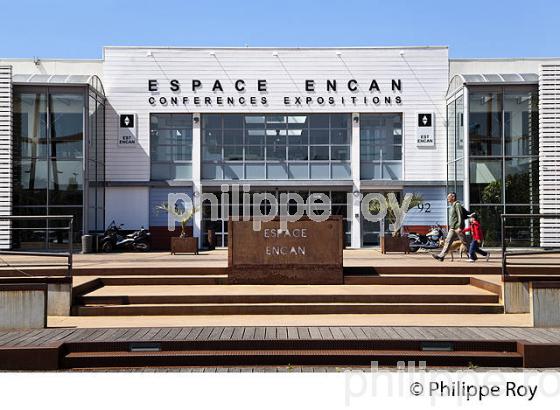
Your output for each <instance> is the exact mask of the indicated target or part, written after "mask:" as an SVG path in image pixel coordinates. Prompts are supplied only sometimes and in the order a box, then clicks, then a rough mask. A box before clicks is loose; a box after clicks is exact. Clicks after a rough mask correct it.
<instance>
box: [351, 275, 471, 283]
mask: <svg viewBox="0 0 560 410" xmlns="http://www.w3.org/2000/svg"><path fill="white" fill-rule="evenodd" d="M344 284H345V285H469V284H470V277H468V276H420V275H418V276H412V275H410V276H406V275H403V276H389V275H388V276H378V275H344Z"/></svg>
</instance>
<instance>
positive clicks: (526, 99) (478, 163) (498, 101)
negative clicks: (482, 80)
mask: <svg viewBox="0 0 560 410" xmlns="http://www.w3.org/2000/svg"><path fill="white" fill-rule="evenodd" d="M538 127H539V125H538V92H537V88H536V87H527V86H504V87H493V88H485V87H469V138H470V143H469V148H470V157H469V179H470V186H469V195H470V208H471V209H472V210H475V211H477V212H479V213H480V214H481V216H482V222H483V223H484V224H485V225H486V226H485V231H486V232H487V235H486V236H485V238H486V244H487V245H488V246H496V245H499V244H500V242H501V235H500V225H499V222H500V218H499V216H500V214H503V213H505V212H506V211H507V212H512V210H514V209H517V210H523V213H538V212H539V195H538V191H539V172H538V170H539V159H538V132H539V129H538ZM536 223H537V221H535V220H533V221H532V222H530V224H529V225H530V226H529V227H528V228H527V227H525V228H527V229H528V230H527V229H520V228H519V227H513V228H512V229H511V230H508V231H507V232H506V236H507V237H506V240H508V242H509V244H510V245H516V244H520V245H523V246H528V245H530V246H535V245H537V242H536V241H537V239H538V235H533V233H534V232H533V231H534V229H535V226H536ZM518 228H519V229H518Z"/></svg>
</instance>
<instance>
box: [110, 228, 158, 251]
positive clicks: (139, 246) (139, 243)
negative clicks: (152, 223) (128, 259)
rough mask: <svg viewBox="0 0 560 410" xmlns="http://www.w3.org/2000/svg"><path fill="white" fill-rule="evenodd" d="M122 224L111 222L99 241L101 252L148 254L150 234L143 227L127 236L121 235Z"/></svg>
mask: <svg viewBox="0 0 560 410" xmlns="http://www.w3.org/2000/svg"><path fill="white" fill-rule="evenodd" d="M122 226H123V225H122V224H121V225H118V226H117V225H116V224H115V221H113V222H111V223H110V224H109V226H108V227H107V230H106V231H105V233H104V234H103V238H102V239H101V251H102V252H113V251H115V250H135V251H141V252H148V251H149V250H150V232H148V230H147V229H144V227H142V228H140V230H139V231H136V232H133V233H130V234H128V235H123V234H122Z"/></svg>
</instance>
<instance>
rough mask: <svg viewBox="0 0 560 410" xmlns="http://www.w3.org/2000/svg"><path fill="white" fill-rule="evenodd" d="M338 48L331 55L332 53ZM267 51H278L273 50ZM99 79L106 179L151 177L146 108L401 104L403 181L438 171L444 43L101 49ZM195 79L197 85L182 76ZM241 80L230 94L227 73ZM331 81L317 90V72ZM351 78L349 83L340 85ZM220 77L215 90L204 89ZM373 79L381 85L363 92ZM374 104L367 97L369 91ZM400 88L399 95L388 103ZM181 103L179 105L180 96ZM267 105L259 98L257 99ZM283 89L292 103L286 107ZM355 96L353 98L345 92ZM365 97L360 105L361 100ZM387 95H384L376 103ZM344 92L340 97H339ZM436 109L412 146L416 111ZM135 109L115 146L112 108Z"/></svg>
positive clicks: (441, 164)
mask: <svg viewBox="0 0 560 410" xmlns="http://www.w3.org/2000/svg"><path fill="white" fill-rule="evenodd" d="M337 51H338V54H337ZM274 53H277V55H276V56H275V55H274ZM104 55H105V61H104V64H103V83H104V87H105V91H106V94H107V97H108V105H109V109H108V110H107V144H106V147H107V178H108V180H113V181H147V180H149V178H150V170H149V166H150V161H149V152H150V147H149V144H150V141H149V140H150V138H149V113H150V112H200V113H203V114H204V113H208V112H258V113H263V112H299V113H319V112H349V113H351V112H358V113H360V112H363V113H371V112H403V113H404V127H405V130H404V139H405V144H404V158H403V159H404V161H405V172H404V179H407V180H430V181H433V180H441V181H443V180H444V179H445V128H444V120H445V118H444V117H445V92H446V90H447V82H448V59H447V48H445V47H419V48H403V49H401V48H342V49H340V50H336V49H278V50H274V49H262V48H261V49H255V48H248V49H244V48H241V49H234V48H230V49H224V48H217V49H203V48H200V49H187V48H145V47H142V48H137V47H107V48H105V50H104ZM149 79H156V80H158V85H159V90H158V92H149V91H148V80H149ZM172 79H176V80H178V81H179V82H180V84H181V90H180V91H179V92H172V91H171V90H170V89H169V81H170V80H172ZM193 79H197V80H200V81H201V82H202V83H203V85H202V88H200V89H199V90H198V91H197V92H196V93H193V92H192V91H191V81H192V80H193ZM237 79H242V80H244V81H245V83H246V90H245V91H244V92H238V91H236V90H235V88H234V84H235V81H236V80H237ZM259 79H265V80H267V91H266V92H259V91H258V90H257V81H258V80H259ZM308 79H309V80H314V81H315V91H314V92H307V91H305V80H308ZM327 79H330V80H337V86H338V89H337V91H336V92H333V91H330V92H328V91H326V80H327ZM351 79H355V80H357V82H358V87H359V89H358V91H357V92H351V91H350V90H348V89H347V87H346V84H347V82H348V81H349V80H351ZM392 79H395V80H397V79H400V80H401V81H402V92H394V91H392V90H391V80H392ZM215 80H220V82H221V85H222V86H223V88H224V92H223V93H222V92H220V91H214V92H213V91H212V90H211V88H212V85H213V82H214V81H215ZM372 80H376V81H377V83H378V85H379V87H380V88H381V92H380V93H377V92H370V91H369V90H368V88H369V86H370V83H371V81H372ZM195 96H198V97H201V98H202V102H203V101H204V98H205V97H210V98H211V99H212V104H210V105H207V104H204V103H202V104H193V98H194V97H195ZM220 96H221V97H223V98H224V99H226V98H227V97H235V99H236V103H234V104H227V103H224V104H222V105H218V104H217V101H216V99H217V97H220ZM374 96H379V97H380V98H381V102H380V103H379V104H374V103H372V102H371V99H372V97H374ZM396 96H400V97H401V98H402V103H401V104H397V103H395V97H396ZM149 97H155V98H159V97H166V98H168V99H169V98H170V97H177V98H178V100H179V103H178V104H177V105H171V104H168V105H167V106H162V105H161V104H159V103H157V104H155V105H150V104H149V103H148V98H149ZM183 97H188V98H189V100H190V102H189V103H188V104H182V98H183ZM239 97H244V98H246V99H248V98H250V97H256V98H257V100H258V101H259V103H258V104H255V105H252V104H249V103H246V104H240V103H239V102H238V100H237V99H238V98H239ZM261 97H266V98H267V103H266V104H261V103H260V98H261ZM284 97H289V98H290V99H291V101H292V104H290V105H285V104H284ZM296 97H303V98H305V97H312V98H314V99H315V100H314V102H312V103H311V104H309V105H307V104H302V105H297V106H296V105H294V104H293V101H294V99H295V98H296ZM317 97H324V98H326V99H328V97H333V98H335V101H336V102H335V104H332V105H331V104H323V105H320V104H318V103H317V100H316V98H317ZM352 97H355V98H356V99H357V101H356V102H355V103H353V102H352V101H351V98H352ZM364 97H367V98H368V99H369V102H368V103H364V102H363V98H364ZM384 97H391V103H390V104H386V103H384ZM343 98H344V100H345V101H344V103H343V102H342V99H343ZM417 111H427V112H434V113H435V115H436V146H435V147H433V148H424V149H420V148H418V147H416V144H415V133H416V118H415V115H416V112H417ZM119 113H136V114H137V116H138V117H137V118H138V124H137V133H138V137H137V144H136V146H132V147H130V146H129V147H126V148H123V147H118V146H117V145H116V141H117V137H118V132H119V129H118V122H117V118H118V117H117V115H118V114H119Z"/></svg>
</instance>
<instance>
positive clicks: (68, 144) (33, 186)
mask: <svg viewBox="0 0 560 410" xmlns="http://www.w3.org/2000/svg"><path fill="white" fill-rule="evenodd" d="M86 93H87V88H86V87H56V86H52V87H27V86H16V87H14V108H13V112H14V118H13V126H14V133H13V141H14V154H15V155H14V169H13V171H14V184H13V212H14V214H16V215H61V214H62V215H68V214H70V215H74V224H75V226H74V235H75V236H74V238H73V240H74V241H76V242H78V241H79V238H80V235H81V234H82V225H83V211H82V206H83V203H84V202H83V201H84V178H85V177H87V175H84V150H83V147H84V133H85V131H86V123H85V122H84V119H85V110H86ZM103 123H104V119H103ZM88 170H89V168H88ZM42 222H43V226H44V227H45V229H44V230H40V229H29V230H25V231H17V230H16V231H14V237H13V244H12V245H13V247H16V248H17V247H21V246H29V244H30V243H32V244H34V245H32V246H43V245H45V244H46V245H48V246H50V247H53V246H56V244H60V243H61V242H62V241H67V237H65V239H62V237H61V234H60V231H55V230H49V224H53V225H52V226H54V224H56V223H60V222H55V221H52V222H51V221H42ZM26 223H27V222H22V223H21V224H20V225H22V226H23V225H25V224H26ZM45 224H46V225H45ZM14 225H15V227H17V226H16V225H18V223H15V224H14ZM29 228H32V227H31V226H29ZM41 244H42V245H41Z"/></svg>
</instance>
